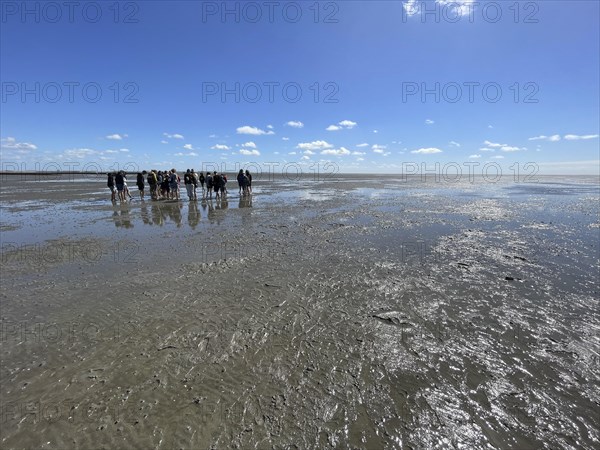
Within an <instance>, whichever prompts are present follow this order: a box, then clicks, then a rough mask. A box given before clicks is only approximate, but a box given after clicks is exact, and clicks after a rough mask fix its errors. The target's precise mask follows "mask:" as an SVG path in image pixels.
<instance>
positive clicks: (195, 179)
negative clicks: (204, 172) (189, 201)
mask: <svg viewBox="0 0 600 450" xmlns="http://www.w3.org/2000/svg"><path fill="white" fill-rule="evenodd" d="M192 185H193V186H194V188H193V189H192V194H193V199H194V200H198V195H197V194H196V189H198V174H197V173H196V172H194V169H192Z"/></svg>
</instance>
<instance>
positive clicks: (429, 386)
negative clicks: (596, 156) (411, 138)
mask: <svg viewBox="0 0 600 450" xmlns="http://www.w3.org/2000/svg"><path fill="white" fill-rule="evenodd" d="M3 181H4V179H3ZM102 182H103V181H97V182H90V181H89V180H86V181H84V182H81V181H73V182H72V183H66V184H65V185H64V186H63V189H62V190H60V189H56V188H55V186H54V185H53V187H52V189H48V188H46V187H40V186H42V185H40V184H36V183H29V182H25V181H24V180H23V181H22V182H20V181H19V182H17V183H11V186H10V189H9V187H8V186H7V185H6V183H4V182H3V184H2V186H1V187H0V200H1V203H0V206H1V208H2V210H1V219H0V220H1V225H2V262H3V283H2V294H1V302H2V303H1V304H2V317H1V326H2V336H1V340H0V343H1V346H0V356H1V362H2V364H1V367H2V368H1V372H0V381H1V386H2V387H1V392H2V396H1V401H2V412H3V426H2V427H1V442H2V447H3V448H24V447H25V448H91V447H93V448H115V447H128V448H130V447H140V448H194V449H196V448H229V447H240V448H250V447H256V448H272V447H274V448H287V447H299V448H326V447H335V448H350V447H351V448H382V447H386V448H427V449H429V448H449V447H454V448H519V449H529V448H530V449H538V448H548V449H550V448H552V449H554V448H568V449H575V448H597V447H598V446H599V445H600V419H599V417H598V414H597V411H598V408H599V407H600V394H599V392H600V390H599V387H600V358H599V355H600V338H599V336H600V333H599V331H600V315H599V313H598V311H599V306H600V305H599V294H600V282H599V270H600V265H599V261H600V206H599V205H600V202H599V200H600V184H599V183H598V180H597V179H596V180H594V179H591V178H583V177H573V178H568V177H549V178H548V179H540V180H539V182H538V183H535V184H531V183H528V184H515V183H512V182H511V181H510V180H508V181H506V180H504V181H503V182H500V183H494V184H492V183H483V182H481V181H480V182H478V183H476V184H470V183H460V184H451V185H441V184H439V183H435V182H433V181H429V182H420V181H419V180H416V181H415V180H408V181H406V182H402V181H399V180H397V179H394V178H392V177H381V179H372V178H368V177H364V176H362V177H360V178H358V177H351V176H344V177H339V179H337V180H332V179H328V180H326V181H314V182H312V181H311V182H305V183H290V182H289V181H288V180H275V181H268V182H267V181H262V182H261V181H259V182H258V183H256V188H255V195H253V196H252V198H251V199H248V198H246V199H244V198H242V199H240V198H239V197H238V195H237V189H235V190H234V191H233V192H231V194H230V195H229V198H228V201H227V202H216V201H214V200H213V201H212V202H210V201H205V202H203V201H198V202H197V204H196V203H190V202H188V201H182V202H162V201H158V202H153V201H146V202H141V201H140V200H139V199H135V200H133V201H131V202H127V203H125V204H122V205H121V204H116V205H112V204H111V203H110V201H108V200H107V198H108V197H109V195H108V190H107V189H104V190H103V184H102ZM47 184H50V183H47ZM135 193H136V190H134V189H132V194H133V195H135ZM184 196H185V194H184Z"/></svg>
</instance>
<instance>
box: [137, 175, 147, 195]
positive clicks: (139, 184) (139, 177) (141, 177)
mask: <svg viewBox="0 0 600 450" xmlns="http://www.w3.org/2000/svg"><path fill="white" fill-rule="evenodd" d="M145 173H146V171H145V170H144V172H138V174H137V180H136V185H137V187H138V189H139V190H140V200H144V174H145Z"/></svg>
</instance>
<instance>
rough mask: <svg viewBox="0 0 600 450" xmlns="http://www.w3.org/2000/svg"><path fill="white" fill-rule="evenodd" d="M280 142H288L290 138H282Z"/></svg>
mask: <svg viewBox="0 0 600 450" xmlns="http://www.w3.org/2000/svg"><path fill="white" fill-rule="evenodd" d="M281 140H282V141H289V140H290V138H289V137H282V138H281Z"/></svg>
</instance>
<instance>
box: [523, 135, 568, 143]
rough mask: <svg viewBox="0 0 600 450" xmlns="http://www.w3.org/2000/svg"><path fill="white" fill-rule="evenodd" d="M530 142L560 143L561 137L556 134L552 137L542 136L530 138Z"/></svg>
mask: <svg viewBox="0 0 600 450" xmlns="http://www.w3.org/2000/svg"><path fill="white" fill-rule="evenodd" d="M529 140H530V141H549V142H557V141H560V135H559V134H554V135H552V136H545V135H541V136H536V137H530V138H529Z"/></svg>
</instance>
